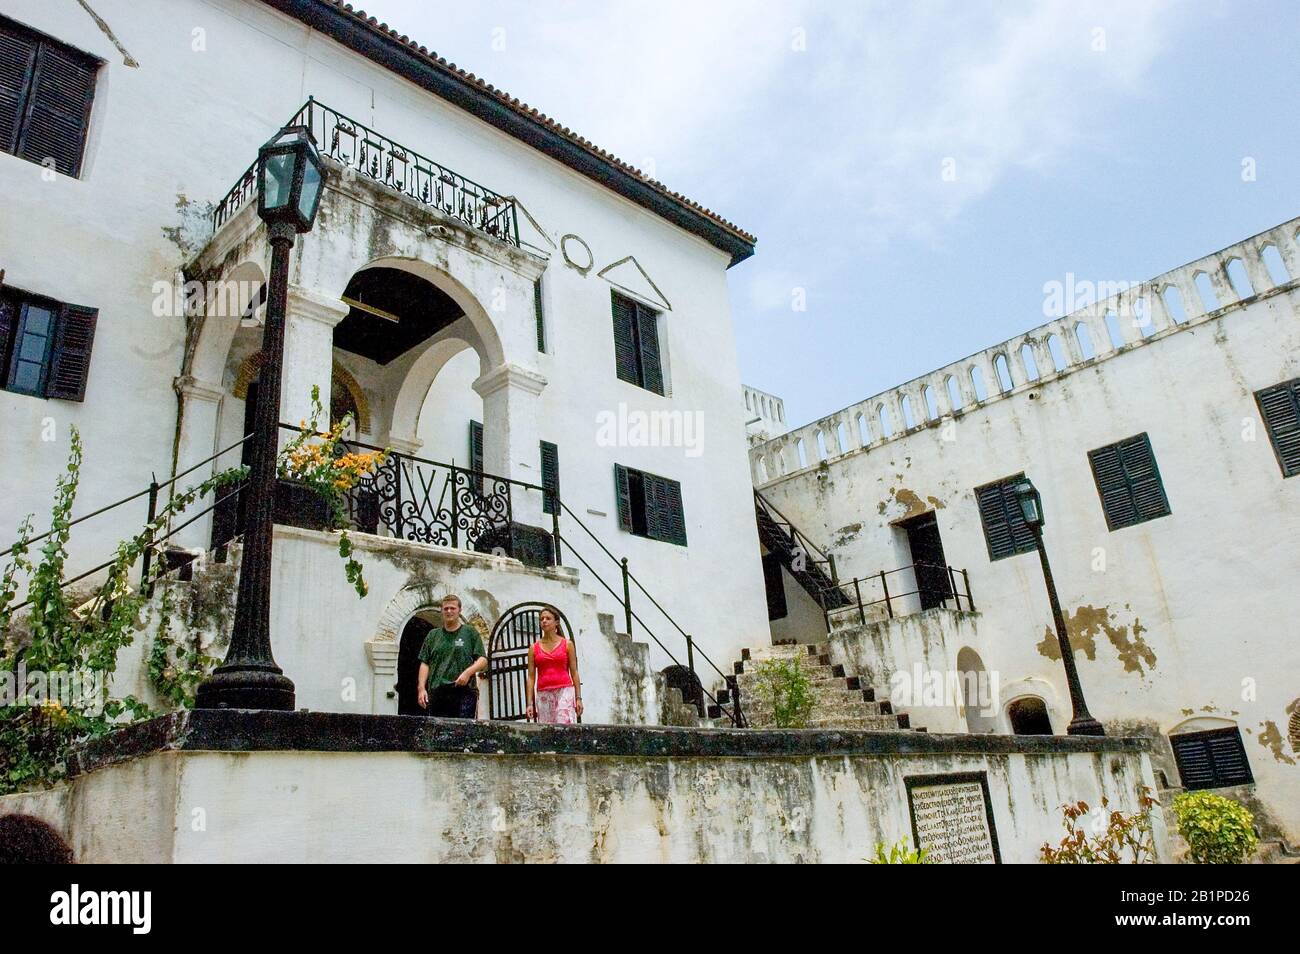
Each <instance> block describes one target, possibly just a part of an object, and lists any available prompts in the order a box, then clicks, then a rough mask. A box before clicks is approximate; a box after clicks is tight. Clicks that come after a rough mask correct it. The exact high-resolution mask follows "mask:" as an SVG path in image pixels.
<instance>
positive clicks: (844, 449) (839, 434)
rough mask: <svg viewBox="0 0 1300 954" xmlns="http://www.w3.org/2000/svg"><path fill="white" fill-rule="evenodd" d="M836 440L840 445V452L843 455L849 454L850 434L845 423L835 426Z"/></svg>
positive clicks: (841, 422)
mask: <svg viewBox="0 0 1300 954" xmlns="http://www.w3.org/2000/svg"><path fill="white" fill-rule="evenodd" d="M835 440H836V441H837V442H838V443H839V445H840V447H839V452H840V453H841V454H847V453H848V450H849V432H848V428H846V427H845V426H844V422H843V421H840V422H839V423H838V424H836V425H835Z"/></svg>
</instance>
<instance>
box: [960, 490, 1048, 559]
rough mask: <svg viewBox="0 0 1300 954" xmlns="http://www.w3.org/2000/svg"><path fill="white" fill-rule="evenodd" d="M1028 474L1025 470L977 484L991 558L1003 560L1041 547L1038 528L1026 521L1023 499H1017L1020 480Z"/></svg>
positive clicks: (978, 500) (981, 519) (977, 497)
mask: <svg viewBox="0 0 1300 954" xmlns="http://www.w3.org/2000/svg"><path fill="white" fill-rule="evenodd" d="M1024 478H1025V475H1024V474H1015V475H1014V476H1011V477H1004V478H1003V479H1002V480H999V481H996V482H994V483H991V484H985V485H984V486H982V487H976V488H975V501H976V503H977V504H978V505H979V511H980V522H981V523H982V524H983V525H984V541H985V542H986V543H987V544H988V548H989V559H990V560H1002V559H1005V558H1006V557H1011V556H1015V555H1016V554H1017V553H1027V552H1029V551H1031V550H1035V549H1037V544H1036V543H1035V542H1034V531H1032V530H1030V529H1029V526H1028V525H1027V524H1026V523H1025V517H1024V514H1023V513H1021V511H1020V502H1019V501H1018V500H1017V499H1016V490H1015V487H1016V484H1017V483H1019V482H1020V481H1022V480H1024Z"/></svg>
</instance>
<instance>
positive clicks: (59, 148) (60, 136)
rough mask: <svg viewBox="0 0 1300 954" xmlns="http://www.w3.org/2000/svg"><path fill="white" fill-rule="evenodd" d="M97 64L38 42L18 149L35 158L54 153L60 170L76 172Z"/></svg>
mask: <svg viewBox="0 0 1300 954" xmlns="http://www.w3.org/2000/svg"><path fill="white" fill-rule="evenodd" d="M96 70H97V66H96V64H94V63H93V62H90V61H88V60H87V59H86V58H85V57H83V56H80V55H78V54H76V53H74V52H73V51H71V50H64V49H60V48H58V47H55V46H52V45H51V44H49V43H44V42H43V43H41V45H40V52H39V53H38V54H37V57H36V75H35V77H34V79H33V81H32V87H31V94H30V96H29V97H28V103H27V115H26V116H25V117H24V119H23V124H22V129H21V131H20V132H19V135H18V148H17V150H16V152H17V154H18V155H20V156H22V157H23V158H24V159H27V160H30V161H31V162H37V163H39V162H43V161H44V160H46V159H53V160H54V168H55V169H57V170H58V171H59V172H61V173H63V174H64V175H65V176H77V175H80V174H81V154H82V150H83V147H84V146H85V143H86V128H87V126H88V125H89V122H90V104H91V102H92V101H93V100H94V98H95V73H96Z"/></svg>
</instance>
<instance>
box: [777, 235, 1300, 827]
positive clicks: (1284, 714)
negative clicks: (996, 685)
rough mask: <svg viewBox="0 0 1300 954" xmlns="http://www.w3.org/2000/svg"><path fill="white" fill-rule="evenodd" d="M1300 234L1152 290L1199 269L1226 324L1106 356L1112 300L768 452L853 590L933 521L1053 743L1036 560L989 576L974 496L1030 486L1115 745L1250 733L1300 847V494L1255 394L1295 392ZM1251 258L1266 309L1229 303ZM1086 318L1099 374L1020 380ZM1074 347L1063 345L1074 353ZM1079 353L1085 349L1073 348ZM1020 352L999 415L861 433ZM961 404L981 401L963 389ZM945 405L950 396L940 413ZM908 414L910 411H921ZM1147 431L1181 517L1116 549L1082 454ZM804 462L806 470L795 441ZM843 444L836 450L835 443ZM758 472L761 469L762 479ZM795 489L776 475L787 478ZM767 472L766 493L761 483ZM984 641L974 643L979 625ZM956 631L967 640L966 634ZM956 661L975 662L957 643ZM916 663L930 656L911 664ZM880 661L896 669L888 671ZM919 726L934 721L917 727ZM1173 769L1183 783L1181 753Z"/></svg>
mask: <svg viewBox="0 0 1300 954" xmlns="http://www.w3.org/2000/svg"><path fill="white" fill-rule="evenodd" d="M1297 225H1298V223H1297V222H1296V221H1291V222H1288V223H1286V224H1285V225H1282V226H1279V227H1277V228H1276V229H1273V230H1270V231H1269V232H1266V233H1264V234H1262V235H1260V236H1256V237H1254V238H1252V239H1249V240H1247V241H1245V242H1242V243H1239V244H1238V245H1235V246H1232V247H1231V248H1228V249H1225V250H1224V251H1222V252H1219V253H1216V254H1215V255H1212V256H1209V257H1207V258H1206V259H1203V260H1201V261H1198V262H1194V263H1192V264H1190V265H1188V266H1184V267H1183V268H1180V269H1176V270H1174V271H1173V272H1170V273H1168V274H1167V275H1164V276H1161V277H1159V278H1157V279H1153V280H1152V281H1151V282H1149V283H1145V284H1144V285H1143V286H1142V288H1141V289H1140V290H1135V293H1141V294H1146V295H1149V296H1152V297H1154V294H1153V293H1158V292H1159V290H1160V289H1162V288H1163V287H1165V286H1166V285H1172V286H1173V287H1175V288H1181V289H1183V290H1184V291H1186V290H1187V289H1188V287H1189V285H1190V284H1191V282H1192V276H1193V274H1194V273H1195V272H1198V271H1204V272H1206V273H1212V274H1213V275H1214V276H1215V279H1216V288H1218V290H1219V292H1220V297H1219V300H1220V301H1221V302H1223V303H1224V304H1223V306H1222V307H1220V308H1218V309H1214V310H1212V311H1210V310H1207V309H1205V308H1204V307H1202V306H1200V304H1199V303H1198V302H1197V301H1195V300H1193V298H1192V295H1194V294H1195V293H1194V291H1193V292H1190V293H1187V294H1184V305H1185V307H1186V310H1187V318H1188V320H1187V321H1186V322H1185V323H1176V322H1174V321H1173V320H1171V319H1170V318H1169V317H1168V315H1167V314H1165V313H1164V312H1162V311H1161V310H1160V309H1158V308H1157V309H1156V310H1155V313H1154V315H1153V319H1154V327H1153V328H1152V329H1151V330H1152V331H1153V332H1154V333H1153V334H1152V335H1151V336H1150V337H1143V336H1142V335H1141V333H1140V329H1137V328H1135V327H1134V326H1133V325H1132V324H1131V323H1129V322H1124V323H1123V326H1122V327H1123V333H1124V335H1125V337H1126V338H1127V339H1128V340H1127V342H1126V344H1125V346H1124V347H1123V348H1121V349H1118V350H1116V349H1112V348H1109V347H1108V346H1107V338H1105V337H1102V336H1103V335H1105V326H1104V324H1103V325H1102V330H1101V331H1100V332H1098V331H1097V321H1098V320H1101V318H1102V317H1104V314H1105V311H1106V310H1107V308H1114V307H1116V304H1117V303H1116V302H1113V301H1112V302H1105V303H1102V305H1101V307H1099V308H1097V309H1096V310H1095V311H1093V312H1091V313H1088V314H1084V315H1082V316H1080V315H1073V316H1071V317H1070V318H1069V319H1067V320H1065V321H1061V322H1056V323H1053V324H1051V325H1048V326H1044V327H1043V328H1039V329H1035V330H1034V331H1032V332H1030V333H1028V334H1027V335H1025V336H1024V337H1023V338H1017V339H1013V340H1012V341H1011V342H1008V343H1006V344H1004V345H998V346H996V347H994V348H991V349H989V350H988V351H986V352H983V353H981V354H979V355H975V356H973V357H971V358H969V359H965V360H964V361H961V362H957V363H955V364H954V365H951V366H949V367H947V368H944V369H941V370H940V371H937V372H935V373H933V374H931V375H926V376H923V377H922V378H919V379H917V381H914V382H909V383H907V384H904V385H901V386H900V387H898V388H896V389H893V390H891V391H889V392H886V393H885V394H883V395H878V396H876V397H873V398H871V399H869V400H868V401H864V402H862V403H861V404H860V405H855V406H853V407H851V408H847V409H845V410H844V411H841V412H838V413H837V414H835V415H832V416H830V417H828V418H826V419H824V420H822V421H818V422H814V423H813V424H810V425H807V426H805V427H802V428H796V429H795V430H793V431H792V432H791V433H790V434H788V435H786V436H784V437H781V438H778V439H776V440H774V441H772V442H770V443H768V444H766V445H763V446H761V447H759V448H756V449H755V450H754V452H753V454H752V455H751V462H752V463H753V465H754V468H755V479H756V480H758V481H760V484H761V487H762V491H763V493H764V494H765V495H766V496H767V497H768V498H769V499H771V500H772V502H773V503H774V504H775V505H776V506H777V507H778V508H779V509H780V510H781V511H782V512H783V513H785V514H786V515H787V516H788V517H790V519H791V520H793V521H794V523H795V524H796V525H797V526H799V527H800V528H801V529H802V530H804V531H805V532H806V533H808V534H809V536H810V537H811V538H812V539H813V540H814V541H815V542H817V543H818V544H819V545H820V546H823V547H824V548H826V549H828V550H830V551H831V552H833V553H834V554H835V556H836V558H837V561H838V565H839V570H840V576H841V578H842V579H849V578H852V577H853V576H855V575H867V574H871V573H874V572H876V571H878V570H881V569H888V568H892V567H895V566H900V565H902V564H904V563H907V562H910V561H909V558H908V557H907V553H908V548H907V544H906V539H905V535H904V533H903V531H902V530H900V529H898V528H897V527H895V526H894V525H893V522H894V521H896V520H898V519H899V518H902V517H905V516H909V515H912V514H914V513H919V512H924V511H926V510H934V511H935V514H936V517H937V519H938V524H939V529H940V533H941V536H942V539H943V546H944V552H945V555H946V557H947V560H948V562H949V563H950V564H951V565H953V566H956V567H958V568H963V567H964V568H967V569H968V570H969V573H970V580H971V586H972V591H973V596H974V600H975V606H976V608H977V610H978V611H979V613H980V614H981V617H980V621H979V627H978V633H979V645H977V646H973V647H972V648H976V649H977V650H978V652H979V654H980V656H981V657H982V659H983V661H984V663H985V665H986V666H987V668H988V669H989V670H990V671H992V670H997V671H998V673H999V674H1000V677H1001V687H1002V689H1001V691H1002V695H1003V698H1002V700H1001V704H1002V707H1003V713H1002V715H1001V717H1000V722H999V728H1000V730H1001V731H1007V729H1008V728H1009V724H1008V723H1007V720H1006V717H1005V705H1006V703H1007V702H1009V701H1010V700H1011V699H1012V698H1013V697H1014V695H1016V694H1024V693H1023V691H1022V690H1025V687H1026V686H1028V687H1029V690H1027V691H1030V692H1031V694H1035V695H1040V696H1044V697H1045V698H1046V701H1047V703H1048V707H1049V712H1050V713H1051V718H1052V722H1053V726H1054V728H1056V729H1057V730H1058V731H1060V730H1063V728H1064V725H1065V723H1066V722H1068V720H1069V696H1068V693H1067V692H1066V687H1065V684H1064V679H1063V675H1062V669H1061V664H1060V662H1059V661H1058V660H1057V659H1055V658H1054V654H1055V652H1056V649H1055V637H1054V636H1053V635H1052V634H1051V629H1050V627H1051V615H1050V610H1049V607H1048V603H1047V599H1046V594H1045V591H1044V587H1043V579H1042V573H1041V571H1040V568H1039V565H1038V558H1037V556H1036V555H1035V554H1033V553H1032V552H1031V553H1027V554H1022V555H1019V556H1015V557H1011V558H1007V559H1002V560H998V561H996V562H990V560H989V557H988V551H987V547H986V544H985V540H984V535H983V531H982V528H981V523H980V518H979V514H978V510H977V507H976V502H975V497H974V493H973V491H974V488H975V487H977V486H979V485H982V484H985V483H988V482H991V481H995V480H998V479H1000V478H1003V477H1007V476H1010V475H1013V474H1015V473H1017V472H1020V471H1024V472H1025V473H1026V474H1027V475H1028V476H1029V477H1030V478H1031V479H1032V480H1033V481H1034V483H1035V484H1036V485H1037V487H1038V489H1039V490H1040V491H1041V493H1042V496H1043V507H1044V510H1045V513H1046V517H1047V525H1046V544H1047V548H1048V552H1049V554H1050V556H1051V560H1052V566H1053V570H1054V572H1055V575H1056V581H1057V585H1058V588H1059V591H1060V597H1061V602H1062V604H1063V606H1064V608H1065V611H1066V613H1067V616H1068V623H1069V625H1070V629H1071V634H1072V640H1073V641H1074V643H1075V645H1076V657H1077V659H1078V661H1079V668H1080V673H1081V678H1082V681H1083V685H1084V689H1085V691H1086V695H1087V700H1088V704H1089V707H1090V708H1091V710H1092V713H1093V715H1095V716H1096V717H1097V718H1099V719H1101V720H1102V721H1103V722H1105V723H1107V724H1108V725H1110V726H1111V727H1112V728H1113V729H1116V730H1118V729H1123V730H1126V731H1143V732H1151V733H1152V734H1155V733H1159V734H1161V735H1164V734H1167V733H1168V732H1169V731H1170V730H1173V729H1176V728H1178V727H1179V726H1180V725H1181V724H1185V723H1187V722H1188V720H1189V719H1191V718H1193V717H1196V718H1198V719H1201V720H1208V723H1207V722H1201V723H1198V725H1206V724H1236V725H1238V726H1239V727H1240V729H1241V732H1242V738H1243V741H1244V743H1245V746H1246V752H1247V755H1248V756H1249V759H1250V764H1251V769H1252V771H1253V772H1254V775H1255V779H1256V781H1257V783H1258V784H1257V791H1258V794H1259V798H1260V800H1261V802H1262V803H1263V806H1264V808H1265V809H1266V810H1267V811H1268V812H1270V813H1272V814H1273V815H1274V816H1276V818H1277V819H1278V820H1279V824H1280V825H1281V826H1282V827H1283V828H1285V829H1287V830H1289V831H1290V833H1291V837H1292V840H1293V841H1294V840H1295V839H1296V838H1297V837H1298V836H1300V802H1298V801H1297V800H1296V798H1295V792H1296V791H1297V786H1300V752H1297V751H1296V750H1295V748H1294V743H1292V742H1290V741H1288V739H1287V721H1288V718H1289V716H1290V714H1291V713H1293V712H1295V711H1296V707H1297V706H1300V698H1298V697H1300V647H1298V646H1297V643H1296V640H1295V639H1294V632H1295V625H1294V620H1295V613H1296V598H1295V594H1294V592H1293V590H1294V587H1293V586H1292V584H1291V580H1292V579H1293V578H1294V576H1295V573H1296V570H1297V567H1298V563H1297V559H1296V556H1295V553H1296V550H1295V541H1296V539H1297V538H1300V480H1294V479H1292V480H1288V479H1284V478H1283V477H1282V474H1281V470H1280V468H1279V466H1278V461H1277V458H1276V457H1275V455H1274V452H1273V448H1272V446H1271V444H1270V442H1269V438H1268V434H1267V432H1266V430H1265V428H1264V425H1263V422H1262V420H1261V419H1260V415H1259V411H1258V409H1257V407H1256V403H1255V398H1254V392H1255V391H1257V390H1259V389H1261V388H1265V387H1268V386H1270V385H1273V384H1277V383H1279V382H1281V381H1285V380H1288V379H1291V378H1295V377H1297V376H1300V288H1298V287H1297V283H1296V282H1295V281H1290V282H1283V283H1281V284H1275V283H1274V282H1272V281H1271V280H1270V279H1269V278H1268V275H1267V273H1266V272H1264V271H1263V266H1262V264H1261V259H1260V257H1259V252H1260V249H1261V248H1263V247H1265V246H1266V245H1269V244H1271V245H1273V246H1275V247H1277V248H1279V249H1280V250H1281V253H1282V257H1283V258H1284V259H1285V260H1286V261H1287V263H1288V268H1290V269H1291V274H1295V275H1300V268H1297V256H1296V254H1295V248H1296V246H1295V234H1296V230H1297ZM1233 258H1239V259H1242V260H1244V261H1245V264H1246V267H1247V269H1248V271H1249V273H1250V277H1251V282H1252V285H1253V288H1254V294H1253V295H1251V296H1250V297H1248V298H1246V299H1245V300H1244V301H1238V300H1237V296H1236V295H1235V294H1232V293H1231V292H1225V291H1224V290H1223V288H1222V287H1221V286H1222V283H1223V281H1224V279H1223V278H1222V274H1223V271H1224V266H1225V264H1226V263H1227V262H1228V261H1229V260H1231V259H1233ZM1075 320H1084V321H1085V322H1086V323H1087V324H1090V325H1091V326H1092V328H1093V341H1094V342H1095V343H1096V348H1097V357H1096V358H1094V359H1092V360H1084V359H1082V357H1081V356H1080V355H1078V354H1077V353H1075V352H1074V351H1072V350H1070V349H1069V348H1067V350H1070V354H1071V358H1070V360H1069V363H1068V365H1067V367H1066V368H1065V370H1064V371H1062V372H1060V373H1054V372H1052V371H1050V370H1048V369H1051V367H1052V365H1051V364H1050V363H1046V362H1044V361H1041V360H1040V361H1039V362H1038V367H1039V368H1042V369H1044V373H1043V374H1042V375H1041V380H1031V379H1029V376H1028V375H1027V374H1026V373H1025V369H1024V366H1023V365H1021V364H1019V363H1018V354H1019V346H1020V343H1021V341H1023V340H1027V341H1029V342H1030V343H1031V344H1032V345H1033V346H1034V347H1035V348H1038V347H1040V346H1041V347H1042V348H1046V337H1047V334H1049V333H1057V334H1059V335H1060V337H1061V338H1063V339H1064V338H1066V337H1067V336H1072V325H1073V323H1074V321H1075ZM1066 343H1067V345H1068V344H1069V342H1068V341H1067V342H1066ZM1076 347H1077V345H1076ZM998 354H1008V355H1011V356H1012V359H1013V360H1012V363H1011V368H1012V372H1013V381H1014V387H1013V389H1011V390H1010V391H1009V392H1008V393H1005V394H1003V393H999V391H998V389H997V387H996V385H995V384H993V383H992V379H991V377H989V376H988V375H987V374H986V376H985V381H986V382H989V387H990V391H989V394H988V397H987V399H986V400H984V401H982V402H974V401H970V400H967V401H966V402H965V406H964V407H963V408H961V409H959V410H958V411H957V412H956V413H953V410H952V409H951V407H950V406H949V405H948V404H945V403H941V409H942V414H941V416H940V418H939V419H937V420H933V421H925V420H924V417H922V418H920V419H919V420H918V423H917V426H916V427H914V428H912V429H911V430H904V429H903V428H901V427H896V428H895V433H894V436H893V437H892V438H885V437H883V436H882V435H881V433H880V431H879V430H873V431H872V432H871V435H870V436H871V440H870V441H868V442H865V444H863V442H860V441H859V440H858V439H857V435H856V426H855V423H854V422H855V418H856V416H857V414H858V413H863V414H865V415H866V416H867V417H868V418H869V419H870V422H871V423H872V424H873V425H874V423H875V420H874V418H873V417H872V415H873V414H874V412H875V409H876V408H877V407H878V406H881V405H884V406H885V407H886V408H887V409H893V408H896V407H897V402H898V400H899V398H900V396H901V395H905V394H908V395H913V396H914V401H916V400H919V395H920V392H921V388H922V386H923V385H925V384H927V383H929V384H932V385H933V386H934V388H935V390H936V391H939V392H941V393H942V392H943V391H945V390H946V388H945V386H944V378H945V377H946V376H948V375H953V376H956V377H961V376H964V375H965V374H966V373H967V371H968V369H969V368H970V367H971V366H976V367H982V368H985V369H986V371H987V370H989V369H990V368H991V366H992V361H993V360H994V357H995V356H996V355H998ZM963 393H965V389H963ZM944 400H946V399H944ZM923 406H924V405H922V404H916V403H914V407H923ZM841 422H843V423H846V424H847V425H848V430H849V432H850V434H851V435H853V442H852V444H851V446H849V447H847V448H845V449H844V450H843V452H840V451H839V450H838V448H837V449H836V450H835V451H834V452H833V453H831V454H830V455H829V459H827V460H826V461H819V460H818V459H817V454H816V452H815V450H814V448H815V447H816V446H817V444H816V439H815V435H816V433H817V432H818V431H819V430H820V431H821V432H822V433H824V434H830V433H833V432H834V431H835V429H836V426H837V424H839V423H841ZM1142 432H1146V433H1148V434H1149V435H1150V440H1151V445H1152V448H1153V450H1154V453H1155V457H1156V461H1157V464H1158V466H1159V469H1160V474H1161V477H1162V478H1163V482H1164V486H1165V490H1166V493H1167V495H1168V499H1169V504H1170V508H1171V510H1172V514H1171V515H1170V516H1167V517H1162V518H1159V519H1156V520H1152V521H1148V522H1145V523H1142V524H1139V525H1136V526H1132V527H1128V528H1125V529H1120V530H1117V531H1115V532H1108V530H1107V526H1106V521H1105V518H1104V515H1103V512H1102V508H1101V504H1100V501H1099V499H1098V496H1097V490H1096V487H1095V484H1094V481H1093V476H1092V472H1091V469H1090V467H1089V463H1088V458H1087V453H1088V451H1089V450H1092V449H1094V448H1097V447H1101V446H1104V445H1106V444H1110V443H1112V442H1114V441H1117V440H1121V439H1123V438H1127V437H1130V436H1133V435H1135V434H1139V433H1142ZM800 439H802V440H804V441H805V449H806V450H807V453H808V455H810V456H809V457H808V465H807V466H805V467H802V468H800V467H797V466H796V462H797V456H796V453H797V452H796V442H797V441H798V440H800ZM830 446H831V447H832V448H836V445H835V444H833V443H832V444H831V445H830ZM760 462H762V463H761V464H760ZM782 467H784V468H785V470H786V473H785V475H784V476H780V470H781V469H782ZM763 472H766V473H767V474H768V475H769V479H767V480H766V482H763V481H762V477H761V474H762V473H763ZM972 632H974V631H973V630H972ZM949 636H953V634H952V633H950V634H949ZM949 643H950V644H949V645H947V646H946V647H945V650H944V655H945V656H948V657H950V656H952V655H954V654H955V653H956V652H958V651H959V650H960V649H961V648H962V643H961V642H960V640H956V639H952V640H950V641H949ZM911 655H912V656H913V657H914V659H921V658H923V657H924V655H925V654H924V651H923V648H922V647H920V646H917V647H916V650H915V652H913V653H912V654H911ZM877 663H878V664H879V665H881V666H883V667H885V668H888V665H889V663H890V661H889V660H887V659H885V657H884V656H883V655H881V656H879V657H878V659H877ZM919 721H921V722H922V724H923V722H924V720H919ZM1157 766H1158V767H1160V768H1163V769H1164V770H1165V771H1166V773H1167V775H1168V777H1169V779H1170V780H1171V782H1174V783H1175V784H1176V783H1177V772H1176V770H1175V769H1174V768H1173V762H1172V758H1170V757H1169V752H1168V750H1167V749H1165V750H1164V753H1163V757H1162V758H1161V759H1159V760H1158V762H1157Z"/></svg>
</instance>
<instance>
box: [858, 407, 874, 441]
mask: <svg viewBox="0 0 1300 954" xmlns="http://www.w3.org/2000/svg"><path fill="white" fill-rule="evenodd" d="M858 440H859V441H861V442H862V446H863V447H866V446H867V445H868V444H870V443H871V432H870V431H869V430H868V429H867V416H866V415H865V414H861V413H860V414H858Z"/></svg>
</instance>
